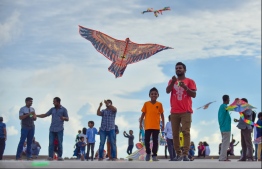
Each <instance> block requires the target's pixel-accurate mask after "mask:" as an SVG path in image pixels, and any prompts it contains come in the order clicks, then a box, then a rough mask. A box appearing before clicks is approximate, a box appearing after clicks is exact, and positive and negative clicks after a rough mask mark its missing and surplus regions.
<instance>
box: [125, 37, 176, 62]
mask: <svg viewBox="0 0 262 169" xmlns="http://www.w3.org/2000/svg"><path fill="white" fill-rule="evenodd" d="M166 49H173V48H171V47H167V46H162V45H158V44H137V43H133V42H131V41H130V42H129V44H128V47H127V52H126V57H125V59H124V60H123V63H126V64H132V63H135V62H139V61H141V60H144V59H147V58H149V57H150V56H152V55H154V54H156V53H158V52H161V51H162V50H166Z"/></svg>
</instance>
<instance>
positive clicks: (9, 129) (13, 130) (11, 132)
mask: <svg viewBox="0 0 262 169" xmlns="http://www.w3.org/2000/svg"><path fill="white" fill-rule="evenodd" d="M6 130H7V131H6V132H7V136H13V135H17V134H18V130H17V129H16V128H15V127H14V126H10V127H7V128H6Z"/></svg>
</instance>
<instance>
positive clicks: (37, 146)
mask: <svg viewBox="0 0 262 169" xmlns="http://www.w3.org/2000/svg"><path fill="white" fill-rule="evenodd" d="M40 149H41V146H40V144H39V142H37V141H35V137H34V138H33V141H32V144H31V151H32V156H35V158H37V157H38V155H39V152H40Z"/></svg>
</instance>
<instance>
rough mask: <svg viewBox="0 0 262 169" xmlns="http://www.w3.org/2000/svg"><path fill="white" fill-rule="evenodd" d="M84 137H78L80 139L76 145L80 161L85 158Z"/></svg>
mask: <svg viewBox="0 0 262 169" xmlns="http://www.w3.org/2000/svg"><path fill="white" fill-rule="evenodd" d="M84 140H85V138H84V137H80V141H79V142H78V146H79V147H80V155H81V161H84V160H85V147H86V142H85V141H84Z"/></svg>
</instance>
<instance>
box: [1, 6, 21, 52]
mask: <svg viewBox="0 0 262 169" xmlns="http://www.w3.org/2000/svg"><path fill="white" fill-rule="evenodd" d="M21 33H22V22H21V20H20V13H19V12H17V11H15V12H13V13H12V14H11V15H10V17H9V18H7V19H6V21H5V22H4V23H1V22H0V39H1V41H0V47H2V46H3V45H4V44H6V43H9V42H12V41H13V40H15V39H17V38H18V37H19V35H20V34H21Z"/></svg>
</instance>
